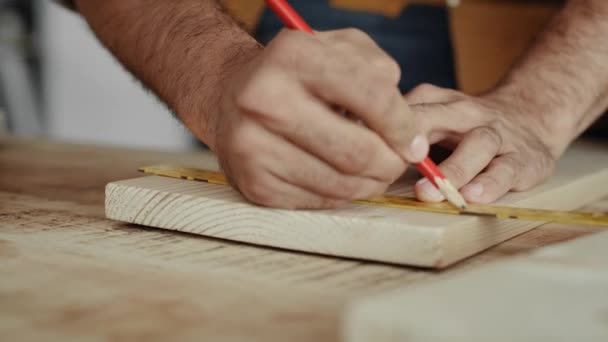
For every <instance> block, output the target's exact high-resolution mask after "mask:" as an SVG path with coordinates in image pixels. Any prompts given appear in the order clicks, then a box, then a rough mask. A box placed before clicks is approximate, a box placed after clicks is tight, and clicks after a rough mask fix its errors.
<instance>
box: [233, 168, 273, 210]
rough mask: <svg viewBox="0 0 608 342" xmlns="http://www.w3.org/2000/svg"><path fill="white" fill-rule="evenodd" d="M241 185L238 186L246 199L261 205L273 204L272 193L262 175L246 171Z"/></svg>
mask: <svg viewBox="0 0 608 342" xmlns="http://www.w3.org/2000/svg"><path fill="white" fill-rule="evenodd" d="M246 175H247V176H245V177H243V178H244V179H243V182H242V185H241V186H240V187H239V188H240V190H241V192H242V193H243V195H245V197H247V199H248V200H250V201H252V202H254V203H256V204H259V205H263V206H273V204H274V194H273V192H272V191H271V190H270V189H271V188H270V187H269V186H268V184H267V183H268V182H266V181H264V177H262V176H261V175H259V174H256V173H255V172H249V173H246Z"/></svg>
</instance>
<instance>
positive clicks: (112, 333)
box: [0, 138, 608, 341]
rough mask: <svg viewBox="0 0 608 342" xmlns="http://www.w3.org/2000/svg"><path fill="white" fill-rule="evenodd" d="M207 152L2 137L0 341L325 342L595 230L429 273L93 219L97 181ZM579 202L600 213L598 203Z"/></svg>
mask: <svg viewBox="0 0 608 342" xmlns="http://www.w3.org/2000/svg"><path fill="white" fill-rule="evenodd" d="M204 158H212V156H210V155H208V154H204V153H180V154H170V153H161V152H151V151H141V150H133V149H130V150H129V149H120V148H107V147H95V146H86V145H72V144H63V143H56V142H49V141H43V140H37V141H32V140H16V139H9V138H5V139H3V140H2V141H0V340H6V341H12V340H18V339H19V340H33V339H36V340H49V339H59V340H79V341H82V340H86V339H112V340H133V339H146V340H155V339H158V340H168V339H171V340H188V339H193V340H207V341H228V340H230V341H233V340H243V339H246V340H260V341H286V340H289V341H298V340H302V341H313V340H314V341H335V340H338V339H339V335H340V322H341V321H340V320H341V317H342V312H343V310H344V308H345V306H346V305H347V304H348V303H349V302H350V301H351V300H353V299H357V298H361V297H363V296H366V295H369V294H376V293H379V292H381V291H385V290H387V289H392V288H397V287H403V286H409V285H411V284H423V283H424V282H441V281H443V280H444V279H446V278H450V277H451V276H452V275H455V274H459V273H461V272H463V271H464V270H468V269H472V268H476V267H479V266H480V265H483V264H487V263H488V262H492V261H494V260H497V259H504V258H508V257H509V256H512V255H515V254H524V253H527V252H529V251H531V250H533V249H535V248H537V247H540V246H545V245H549V244H553V243H556V242H560V241H564V240H569V239H573V238H576V237H579V236H582V235H586V234H589V233H591V232H595V231H597V228H592V227H585V226H570V225H557V224H547V225H544V226H542V227H540V228H538V229H535V230H533V231H531V232H528V233H526V234H523V235H520V236H518V237H516V238H514V239H512V240H510V241H508V242H506V243H503V244H501V245H499V246H497V247H495V248H492V249H490V250H488V251H486V252H484V253H482V254H479V255H477V256H475V257H472V258H470V259H468V260H466V261H464V262H462V263H460V264H458V265H456V266H454V267H452V268H450V269H448V270H446V271H443V272H440V273H439V272H433V271H427V270H423V269H413V268H405V267H397V266H391V265H385V264H377V263H371V262H361V261H353V260H345V259H335V258H329V257H322V256H315V255H308V254H303V253H294V252H287V251H281V250H275V249H269V248H262V247H254V246H248V245H243V244H238V243H232V242H226V241H220V240H214V239H209V238H204V237H200V236H193V235H188V234H182V233H176V232H169V231H162V230H156V229H150V228H145V227H141V226H135V225H129V224H124V223H119V222H113V221H109V220H106V219H105V218H104V209H103V201H104V187H105V185H106V183H108V182H110V181H114V180H119V179H125V178H130V177H136V176H138V173H137V172H136V169H137V167H138V166H141V165H146V164H154V163H159V162H180V161H182V162H183V161H188V162H189V164H192V162H193V161H196V160H202V159H204ZM589 208H592V209H597V210H604V211H605V210H607V209H608V199H605V200H604V201H600V202H598V203H595V204H594V205H592V206H591V207H589Z"/></svg>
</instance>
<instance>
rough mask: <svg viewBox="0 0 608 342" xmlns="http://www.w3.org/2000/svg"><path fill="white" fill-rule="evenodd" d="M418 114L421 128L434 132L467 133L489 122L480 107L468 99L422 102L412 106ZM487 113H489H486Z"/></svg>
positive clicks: (430, 132) (423, 130)
mask: <svg viewBox="0 0 608 342" xmlns="http://www.w3.org/2000/svg"><path fill="white" fill-rule="evenodd" d="M410 108H411V109H412V111H413V112H414V114H415V115H416V121H417V123H418V127H419V130H420V131H421V132H423V133H425V134H427V135H429V136H430V135H432V134H433V133H440V132H442V133H444V134H445V133H450V132H451V133H465V132H468V131H470V130H472V129H474V128H476V127H479V126H484V125H486V124H487V120H488V119H487V118H486V116H484V115H483V114H484V113H482V112H481V111H480V109H479V108H478V107H477V106H475V105H473V104H470V103H467V101H455V102H449V103H421V104H417V105H412V106H411V107H410ZM486 114H487V113H486Z"/></svg>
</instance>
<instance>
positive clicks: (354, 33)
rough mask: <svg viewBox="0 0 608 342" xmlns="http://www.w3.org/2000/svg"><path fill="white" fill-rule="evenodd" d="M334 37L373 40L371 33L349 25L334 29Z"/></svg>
mask: <svg viewBox="0 0 608 342" xmlns="http://www.w3.org/2000/svg"><path fill="white" fill-rule="evenodd" d="M333 33H334V37H336V38H338V39H346V40H352V41H372V39H371V38H370V37H369V35H368V34H367V33H365V32H363V31H361V30H360V29H357V28H354V27H349V28H345V29H340V30H335V31H333Z"/></svg>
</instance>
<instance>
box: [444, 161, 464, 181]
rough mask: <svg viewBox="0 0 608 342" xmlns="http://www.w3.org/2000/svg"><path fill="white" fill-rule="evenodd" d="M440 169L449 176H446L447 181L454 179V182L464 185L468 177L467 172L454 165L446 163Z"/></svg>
mask: <svg viewBox="0 0 608 342" xmlns="http://www.w3.org/2000/svg"><path fill="white" fill-rule="evenodd" d="M442 169H443V170H444V173H446V174H447V175H449V176H447V177H448V178H449V179H454V181H455V182H457V183H459V184H460V183H464V182H465V181H466V180H467V178H468V176H469V172H467V171H466V170H465V169H464V168H463V167H462V166H460V165H458V164H455V163H447V164H446V165H443V167H442Z"/></svg>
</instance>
